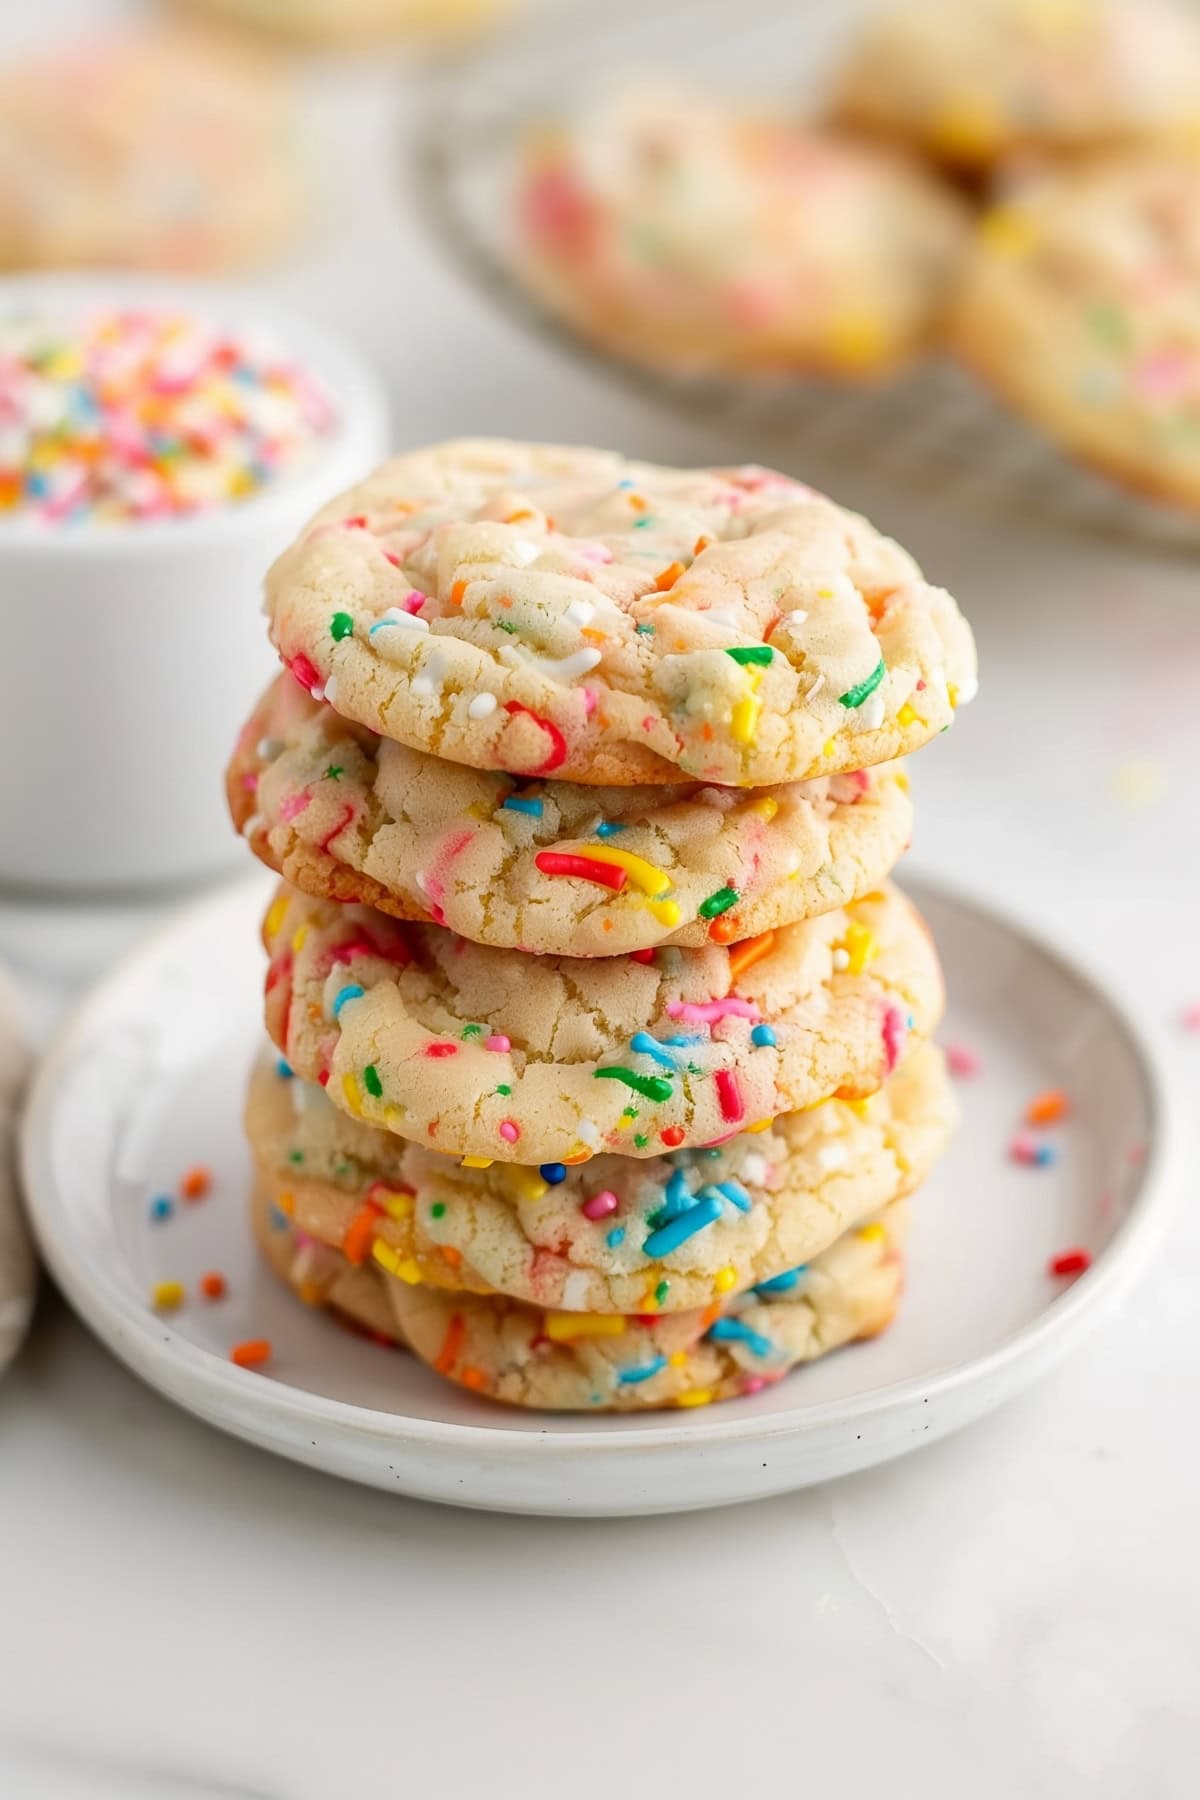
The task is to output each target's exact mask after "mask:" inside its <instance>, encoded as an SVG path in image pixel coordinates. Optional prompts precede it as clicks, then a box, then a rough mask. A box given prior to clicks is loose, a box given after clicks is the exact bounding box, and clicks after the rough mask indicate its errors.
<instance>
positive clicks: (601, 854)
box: [571, 844, 671, 899]
mask: <svg viewBox="0 0 1200 1800" xmlns="http://www.w3.org/2000/svg"><path fill="white" fill-rule="evenodd" d="M571 854H572V856H582V857H583V858H584V859H585V860H586V861H587V862H605V863H616V865H617V867H618V869H624V871H625V873H626V874H627V875H628V877H629V879H630V881H632V883H633V885H634V887H636V888H640V889H641V891H642V893H643V894H649V895H650V896H651V897H652V898H653V899H657V898H658V897H659V895H661V894H665V893H666V892H667V890H668V889H669V888H670V886H671V877H670V876H669V875H668V874H667V872H666V870H665V869H656V868H655V866H654V864H653V863H648V862H647V861H646V859H645V857H644V856H635V855H634V853H633V851H632V850H613V849H610V847H609V846H608V845H607V844H604V845H603V846H602V847H601V848H600V849H595V848H594V847H593V846H592V845H591V844H581V845H579V846H578V847H577V848H576V847H575V846H572V849H571Z"/></svg>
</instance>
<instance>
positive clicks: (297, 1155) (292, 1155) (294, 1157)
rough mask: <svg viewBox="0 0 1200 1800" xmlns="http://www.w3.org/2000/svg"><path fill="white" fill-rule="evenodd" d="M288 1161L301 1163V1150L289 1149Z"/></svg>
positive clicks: (302, 1155) (302, 1159)
mask: <svg viewBox="0 0 1200 1800" xmlns="http://www.w3.org/2000/svg"><path fill="white" fill-rule="evenodd" d="M288 1161H289V1162H290V1163H302V1162H303V1161H304V1152H303V1150H289V1151H288Z"/></svg>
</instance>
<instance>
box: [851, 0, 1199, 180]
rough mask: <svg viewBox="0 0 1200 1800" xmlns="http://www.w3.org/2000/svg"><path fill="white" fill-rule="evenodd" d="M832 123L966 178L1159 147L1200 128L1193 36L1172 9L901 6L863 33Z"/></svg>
mask: <svg viewBox="0 0 1200 1800" xmlns="http://www.w3.org/2000/svg"><path fill="white" fill-rule="evenodd" d="M835 112H836V114H837V116H838V117H839V118H840V119H842V120H844V121H845V122H846V123H848V124H850V125H853V126H856V127H860V128H865V129H867V130H871V131H876V132H881V133H883V134H885V135H887V136H889V137H892V138H896V139H899V140H902V141H903V142H904V143H906V144H910V145H914V146H918V147H919V148H920V149H922V150H923V151H925V152H926V153H927V154H928V155H930V156H933V157H935V158H936V159H937V160H938V161H939V162H941V163H944V164H945V165H947V166H948V167H950V168H952V169H957V170H961V171H965V172H967V173H980V172H984V171H986V170H988V169H990V168H991V167H992V166H993V165H994V164H995V163H997V162H998V161H1000V160H1001V159H1002V158H1003V157H1005V156H1008V155H1011V154H1012V153H1013V152H1014V151H1019V150H1033V151H1042V152H1050V153H1056V154H1061V153H1063V152H1071V151H1079V150H1087V149H1096V148H1103V147H1106V146H1112V145H1118V144H1128V143H1133V142H1139V141H1140V142H1145V141H1146V140H1148V139H1153V138H1162V137H1167V136H1171V135H1174V134H1176V133H1178V132H1180V131H1187V130H1194V129H1195V128H1196V127H1197V126H1200V22H1198V21H1197V20H1196V19H1195V18H1194V17H1189V16H1188V13H1187V12H1186V11H1185V10H1184V9H1183V8H1182V7H1179V6H1177V5H1173V4H1171V0H970V4H965V3H964V0H959V3H958V4H947V0H908V3H907V4H902V5H899V6H896V7H894V8H892V9H890V10H888V11H885V12H883V13H882V14H881V15H880V16H879V17H878V18H875V19H873V20H872V21H871V23H870V25H869V26H868V27H867V30H866V32H865V34H864V35H863V37H862V38H861V40H860V42H859V44H858V46H857V48H856V49H855V51H854V53H853V55H852V57H851V59H850V61H849V63H848V64H847V66H846V68H845V69H844V70H843V71H842V74H841V78H840V81H839V84H838V94H837V100H836V102H835Z"/></svg>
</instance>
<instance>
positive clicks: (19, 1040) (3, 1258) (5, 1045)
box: [0, 969, 37, 1370]
mask: <svg viewBox="0 0 1200 1800" xmlns="http://www.w3.org/2000/svg"><path fill="white" fill-rule="evenodd" d="M29 1064H30V1052H29V1046H28V1043H27V1042H26V1039H25V1033H24V1030H23V1029H22V1026H21V1019H20V1012H19V1008H18V1005H17V996H16V992H15V990H14V988H13V985H12V983H11V982H10V981H9V979H8V977H7V976H6V975H5V974H4V971H3V970H2V969H0V1370H3V1369H5V1368H6V1367H7V1366H8V1364H9V1363H10V1362H11V1361H12V1359H13V1357H14V1356H15V1355H16V1353H17V1350H18V1349H19V1348H20V1344H21V1339H22V1338H23V1337H24V1336H25V1328H26V1326H27V1325H28V1324H29V1317H30V1314H31V1313H32V1311H33V1300H34V1295H35V1293H36V1291H37V1263H36V1262H35V1260H34V1255H33V1245H32V1244H31V1242H30V1239H29V1233H28V1231H27V1230H26V1229H25V1220H24V1218H23V1217H22V1214H21V1202H20V1199H19V1197H18V1193H17V1159H16V1141H15V1140H16V1123H17V1109H18V1105H19V1102H20V1099H21V1094H22V1092H23V1090H24V1087H25V1077H26V1076H27V1074H28V1073H29Z"/></svg>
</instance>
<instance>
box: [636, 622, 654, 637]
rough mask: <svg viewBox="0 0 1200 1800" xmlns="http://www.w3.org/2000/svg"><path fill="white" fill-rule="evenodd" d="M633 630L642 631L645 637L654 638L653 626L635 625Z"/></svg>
mask: <svg viewBox="0 0 1200 1800" xmlns="http://www.w3.org/2000/svg"><path fill="white" fill-rule="evenodd" d="M633 629H634V630H635V631H640V632H641V634H642V636H643V637H653V636H654V627H653V625H635V626H634V628H633Z"/></svg>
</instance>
